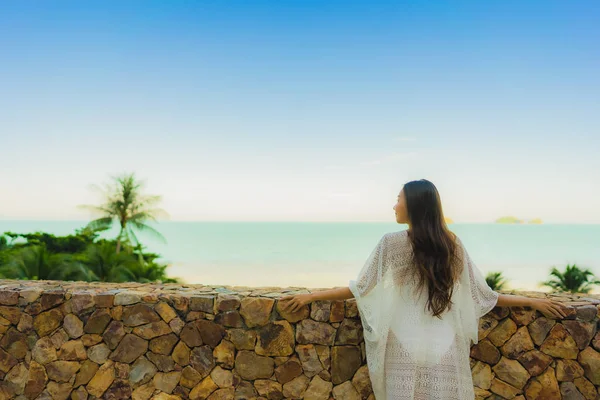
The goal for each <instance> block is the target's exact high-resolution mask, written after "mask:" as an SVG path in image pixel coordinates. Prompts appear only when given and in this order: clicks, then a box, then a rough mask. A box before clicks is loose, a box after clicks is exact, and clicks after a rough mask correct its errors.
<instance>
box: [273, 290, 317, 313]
mask: <svg viewBox="0 0 600 400" xmlns="http://www.w3.org/2000/svg"><path fill="white" fill-rule="evenodd" d="M313 301H314V299H313V295H312V294H311V293H307V294H297V295H294V296H285V297H282V298H280V299H279V302H280V303H281V304H282V308H283V309H284V310H286V311H290V312H298V311H300V310H301V309H302V307H304V306H305V305H307V304H310V303H312V302H313Z"/></svg>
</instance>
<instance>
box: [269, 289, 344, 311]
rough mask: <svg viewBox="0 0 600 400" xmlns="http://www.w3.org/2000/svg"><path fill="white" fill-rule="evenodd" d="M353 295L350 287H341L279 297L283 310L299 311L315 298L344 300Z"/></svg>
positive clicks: (315, 299)
mask: <svg viewBox="0 0 600 400" xmlns="http://www.w3.org/2000/svg"><path fill="white" fill-rule="evenodd" d="M353 297H354V295H353V294H352V292H351V291H350V288H347V287H343V288H338V289H329V290H319V291H317V292H313V293H305V294H297V295H295V296H286V297H282V298H281V299H279V301H280V302H281V303H282V306H283V309H284V310H289V311H292V312H296V311H299V310H300V309H301V308H302V307H304V306H305V305H307V304H309V303H312V302H313V301H317V300H346V299H351V298H353Z"/></svg>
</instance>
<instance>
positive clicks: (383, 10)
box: [0, 0, 600, 223]
mask: <svg viewBox="0 0 600 400" xmlns="http://www.w3.org/2000/svg"><path fill="white" fill-rule="evenodd" d="M599 20H600V2H598V1H597V0H590V1H573V2H567V1H564V0H560V1H556V0H543V1H542V0H530V1H522V0H519V1H514V0H508V1H498V2H488V1H475V0H473V1H460V0H458V1H410V2H408V1H375V0H373V1H351V0H344V1H338V0H327V1H312V0H302V1H292V0H277V1H276V0H271V1H252V0H227V1H148V0H144V1H73V2H63V1H47V2H46V1H3V2H1V3H0V88H1V89H0V146H1V149H2V152H1V156H0V187H1V189H0V218H10V219H14V218H17V219H21V218H27V219H85V218H87V217H88V216H87V215H86V214H82V213H81V211H79V210H78V209H77V208H76V206H77V205H78V204H82V203H89V202H93V201H94V200H95V198H94V197H93V196H92V192H90V190H89V186H90V184H93V183H101V182H103V181H106V179H107V178H108V177H109V176H110V175H112V174H117V173H120V172H123V171H135V172H136V173H138V175H139V176H141V177H143V178H145V179H146V180H147V182H148V190H149V192H151V193H154V194H162V195H163V196H164V204H163V205H164V208H165V209H166V210H167V211H168V212H169V214H170V215H171V218H172V219H173V220H286V221H290V220H299V221H340V220H342V221H363V220H386V219H390V218H391V217H392V215H391V213H392V211H391V207H392V206H393V204H394V200H395V197H396V195H397V193H398V191H399V190H400V188H401V185H402V184H403V183H404V182H405V181H407V180H409V179H414V178H421V177H425V178H428V179H431V180H432V181H434V183H436V185H437V186H438V188H439V189H440V192H441V193H442V198H443V200H444V204H445V209H446V214H447V215H448V216H450V217H452V218H454V219H455V220H456V221H462V222H480V221H491V220H494V219H495V218H496V217H499V216H502V215H516V216H518V217H522V218H533V217H541V218H543V219H544V220H545V221H548V222H596V223H600V200H599V199H600V156H599V152H600V74H599V73H598V72H599V71H600V24H599V23H598V21H599Z"/></svg>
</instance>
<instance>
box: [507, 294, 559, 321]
mask: <svg viewBox="0 0 600 400" xmlns="http://www.w3.org/2000/svg"><path fill="white" fill-rule="evenodd" d="M496 306H498V307H531V308H533V309H534V310H538V311H539V312H541V313H542V314H544V315H546V316H551V317H554V318H565V317H566V316H567V313H566V311H565V309H566V307H565V306H564V305H563V304H561V303H558V302H556V301H552V300H548V299H534V298H530V297H523V296H514V295H510V294H500V295H499V296H498V303H496Z"/></svg>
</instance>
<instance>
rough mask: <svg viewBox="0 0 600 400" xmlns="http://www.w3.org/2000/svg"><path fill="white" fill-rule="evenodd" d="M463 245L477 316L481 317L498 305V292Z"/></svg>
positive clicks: (465, 264)
mask: <svg viewBox="0 0 600 400" xmlns="http://www.w3.org/2000/svg"><path fill="white" fill-rule="evenodd" d="M461 247H462V253H463V257H464V259H463V261H464V264H463V265H464V266H465V267H466V268H468V272H469V287H470V292H471V298H472V299H473V303H474V307H475V316H476V317H477V318H481V317H483V316H484V315H485V314H487V313H488V312H490V311H491V310H492V309H493V308H494V307H495V306H496V303H497V302H498V293H496V292H495V291H493V290H492V289H491V288H490V287H489V286H488V284H487V282H486V281H485V279H484V277H483V275H482V274H481V272H480V271H479V268H477V266H476V265H475V263H474V262H473V260H471V257H470V256H469V253H468V252H467V249H466V248H465V247H464V246H462V244H461Z"/></svg>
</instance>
